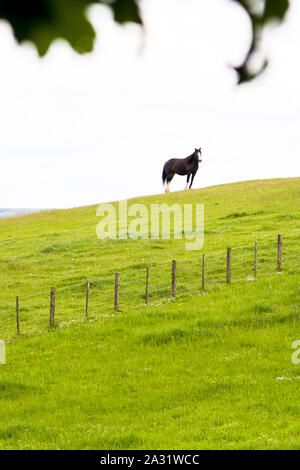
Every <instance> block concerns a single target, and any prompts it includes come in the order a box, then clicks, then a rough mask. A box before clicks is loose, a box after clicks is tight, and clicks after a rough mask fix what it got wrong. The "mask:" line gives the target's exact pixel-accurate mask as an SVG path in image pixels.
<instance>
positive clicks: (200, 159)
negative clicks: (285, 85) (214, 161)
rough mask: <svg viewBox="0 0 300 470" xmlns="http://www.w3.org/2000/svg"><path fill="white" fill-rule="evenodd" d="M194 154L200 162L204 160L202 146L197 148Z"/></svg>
mask: <svg viewBox="0 0 300 470" xmlns="http://www.w3.org/2000/svg"><path fill="white" fill-rule="evenodd" d="M194 155H195V157H197V158H198V162H200V163H201V162H202V150H201V147H199V148H198V149H195V152H194Z"/></svg>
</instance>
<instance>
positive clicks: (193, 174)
mask: <svg viewBox="0 0 300 470" xmlns="http://www.w3.org/2000/svg"><path fill="white" fill-rule="evenodd" d="M195 174H196V173H192V179H191V184H190V187H189V189H192V184H193V181H194V178H195Z"/></svg>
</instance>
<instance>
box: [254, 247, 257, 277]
mask: <svg viewBox="0 0 300 470" xmlns="http://www.w3.org/2000/svg"><path fill="white" fill-rule="evenodd" d="M256 275H257V242H255V245H254V277H256Z"/></svg>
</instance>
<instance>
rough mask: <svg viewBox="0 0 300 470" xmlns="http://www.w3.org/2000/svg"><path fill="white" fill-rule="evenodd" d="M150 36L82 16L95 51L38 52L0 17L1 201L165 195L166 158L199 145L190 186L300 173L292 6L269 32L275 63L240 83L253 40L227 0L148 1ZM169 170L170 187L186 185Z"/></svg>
mask: <svg viewBox="0 0 300 470" xmlns="http://www.w3.org/2000/svg"><path fill="white" fill-rule="evenodd" d="M142 10H143V17H144V20H145V26H146V27H145V33H144V34H143V33H142V32H141V30H140V29H139V28H138V27H137V26H135V25H127V26H126V27H120V26H117V25H115V24H114V23H113V20H112V16H111V14H110V11H109V10H108V9H107V8H106V7H104V6H97V7H93V8H92V9H91V10H89V13H88V15H89V17H90V18H91V21H92V23H93V25H94V27H95V29H96V30H97V32H98V37H97V43H96V47H95V50H94V52H93V53H91V54H88V55H85V56H79V55H77V54H75V53H74V52H73V51H72V50H71V48H70V47H69V46H68V45H67V44H66V43H64V42H63V41H57V42H56V43H55V44H54V45H52V47H51V49H50V51H49V53H48V55H47V56H46V57H45V58H44V59H42V60H41V59H39V58H38V57H37V53H36V51H35V49H34V48H33V46H31V45H30V44H28V45H25V46H23V47H19V46H17V45H16V44H15V41H14V39H13V37H12V34H11V31H10V27H9V26H8V25H7V24H6V23H4V22H1V23H0V59H1V60H0V67H1V69H0V85H1V87H0V99H1V102H0V129H1V139H0V156H1V172H0V207H32V208H34V207H38V208H54V207H57V208H60V207H72V206H80V205H87V204H95V203H100V202H105V201H111V200H117V199H121V198H127V197H132V196H139V195H146V194H155V193H159V192H162V185H161V172H162V166H163V163H164V162H165V161H166V160H167V159H169V158H172V157H185V156H187V155H189V154H190V153H192V152H193V150H194V148H195V147H196V146H197V147H198V146H201V147H202V149H203V163H202V165H201V168H200V169H199V172H198V174H197V176H196V178H195V183H194V187H195V188H197V187H204V186H209V185H212V184H220V183H225V182H233V181H239V180H247V179H254V178H270V177H286V176H299V174H300V171H299V169H300V164H299V156H300V132H299V131H300V92H299V87H300V61H299V57H300V56H299V49H300V28H299V24H300V2H299V1H297V0H293V1H291V8H290V12H289V15H288V17H287V20H286V22H285V24H284V25H282V26H280V27H276V28H271V29H270V30H269V31H268V33H267V34H266V35H265V38H264V43H263V50H264V51H265V52H266V53H267V55H268V57H269V59H270V66H269V68H268V70H267V71H266V72H265V73H264V75H263V76H262V77H260V78H259V79H257V80H256V81H255V82H252V83H251V84H247V85H244V86H241V87H238V88H237V87H236V86H235V83H236V76H235V73H234V72H233V71H232V70H231V69H230V68H229V67H228V65H229V64H239V63H240V61H241V60H242V58H243V57H244V53H245V52H246V50H247V47H248V44H249V40H250V25H249V21H248V18H247V16H246V15H245V13H244V12H243V11H242V10H241V9H240V8H239V7H238V6H237V5H236V4H234V3H233V2H230V0H214V1H213V2H212V1H211V0H144V1H143V2H142ZM184 184H185V178H184V177H179V176H177V177H175V178H174V180H173V182H172V185H171V190H176V189H182V188H183V187H184Z"/></svg>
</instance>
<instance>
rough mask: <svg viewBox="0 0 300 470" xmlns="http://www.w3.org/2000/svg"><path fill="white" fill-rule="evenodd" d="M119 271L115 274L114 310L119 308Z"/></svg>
mask: <svg viewBox="0 0 300 470" xmlns="http://www.w3.org/2000/svg"><path fill="white" fill-rule="evenodd" d="M119 291H120V273H116V276H115V310H116V312H117V311H118V310H119Z"/></svg>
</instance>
